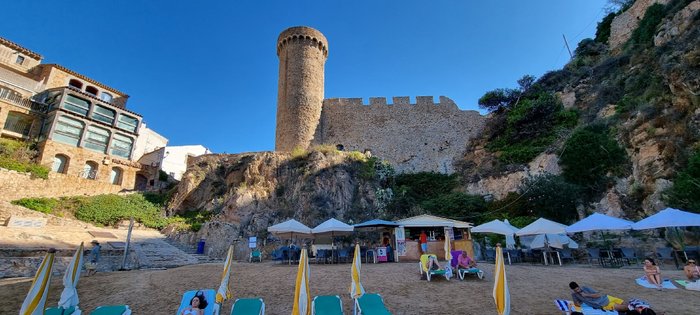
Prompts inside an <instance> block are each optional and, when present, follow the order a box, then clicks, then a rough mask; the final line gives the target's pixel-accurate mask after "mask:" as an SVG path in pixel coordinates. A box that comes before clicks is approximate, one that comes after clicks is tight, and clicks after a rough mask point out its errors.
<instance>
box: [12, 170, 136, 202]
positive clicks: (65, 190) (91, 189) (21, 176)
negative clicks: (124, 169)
mask: <svg viewBox="0 0 700 315" xmlns="http://www.w3.org/2000/svg"><path fill="white" fill-rule="evenodd" d="M122 190H123V188H122V187H121V186H119V185H112V184H110V183H106V182H97V181H94V180H91V179H85V178H80V177H77V176H71V175H65V174H58V173H54V172H51V173H49V179H41V178H32V176H31V174H29V173H19V172H16V171H11V170H7V169H4V168H0V200H5V201H11V200H16V199H20V198H31V197H47V198H55V197H64V196H94V195H102V194H116V193H118V192H120V191H122Z"/></svg>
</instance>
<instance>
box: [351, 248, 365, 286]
mask: <svg viewBox="0 0 700 315" xmlns="http://www.w3.org/2000/svg"><path fill="white" fill-rule="evenodd" d="M361 267H362V256H361V255H360V244H355V254H354V255H353V257H352V266H351V271H350V276H351V278H352V283H351V284H350V297H352V298H353V299H357V298H359V297H361V296H362V295H363V294H365V288H363V287H362V283H361V282H360V269H361Z"/></svg>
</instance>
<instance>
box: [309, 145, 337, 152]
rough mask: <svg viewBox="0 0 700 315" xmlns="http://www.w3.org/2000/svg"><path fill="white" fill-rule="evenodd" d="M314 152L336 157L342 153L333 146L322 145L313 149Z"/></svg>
mask: <svg viewBox="0 0 700 315" xmlns="http://www.w3.org/2000/svg"><path fill="white" fill-rule="evenodd" d="M313 150H314V151H318V152H321V153H323V154H325V155H336V154H338V153H339V152H340V151H338V148H336V146H334V145H332V144H321V145H317V146H314V147H313Z"/></svg>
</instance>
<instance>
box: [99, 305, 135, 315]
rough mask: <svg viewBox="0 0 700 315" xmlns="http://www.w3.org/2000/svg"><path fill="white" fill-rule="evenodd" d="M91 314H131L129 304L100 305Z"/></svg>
mask: <svg viewBox="0 0 700 315" xmlns="http://www.w3.org/2000/svg"><path fill="white" fill-rule="evenodd" d="M90 315H131V310H130V309H129V306H128V305H107V306H98V307H97V308H96V309H95V310H94V311H92V312H90Z"/></svg>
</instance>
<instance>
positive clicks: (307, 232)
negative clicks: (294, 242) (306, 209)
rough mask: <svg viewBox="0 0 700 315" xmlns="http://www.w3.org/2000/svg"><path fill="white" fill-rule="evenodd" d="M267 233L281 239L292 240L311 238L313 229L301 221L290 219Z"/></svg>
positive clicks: (268, 229)
mask: <svg viewBox="0 0 700 315" xmlns="http://www.w3.org/2000/svg"><path fill="white" fill-rule="evenodd" d="M267 231H268V232H270V233H272V234H274V235H277V236H278V237H280V238H286V239H292V238H294V237H295V236H296V237H311V228H310V227H308V226H306V225H303V224H301V223H300V222H299V221H297V220H294V219H289V220H287V221H284V222H282V223H279V224H275V225H273V226H271V227H268V228H267Z"/></svg>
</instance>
